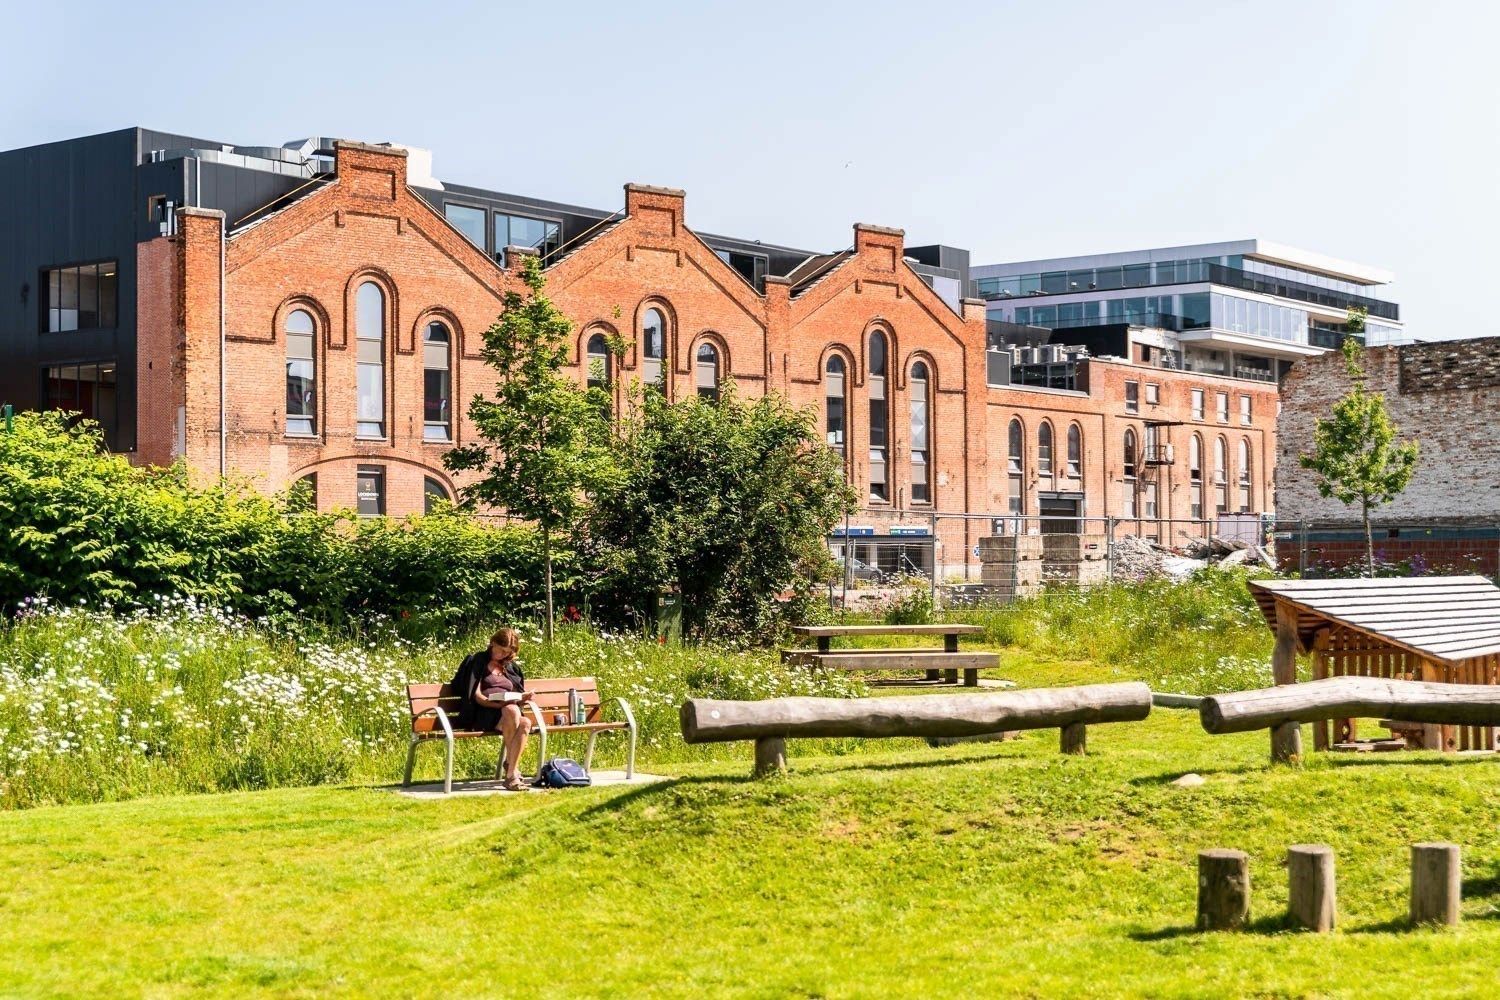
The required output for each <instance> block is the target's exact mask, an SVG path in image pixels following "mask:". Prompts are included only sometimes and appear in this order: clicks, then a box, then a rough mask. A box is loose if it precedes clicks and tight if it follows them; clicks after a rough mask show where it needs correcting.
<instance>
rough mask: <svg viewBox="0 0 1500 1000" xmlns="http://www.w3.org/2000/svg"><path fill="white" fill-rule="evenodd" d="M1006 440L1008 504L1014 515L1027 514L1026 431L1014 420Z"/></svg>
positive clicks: (1019, 422) (1018, 421)
mask: <svg viewBox="0 0 1500 1000" xmlns="http://www.w3.org/2000/svg"><path fill="white" fill-rule="evenodd" d="M1005 440H1006V465H1005V468H1006V485H1007V490H1006V502H1007V503H1008V505H1009V507H1010V512H1011V513H1012V514H1024V513H1026V493H1025V489H1026V431H1025V428H1023V427H1022V426H1021V421H1020V420H1017V419H1014V418H1013V419H1012V420H1011V422H1010V429H1009V430H1008V431H1007V433H1006V435H1005Z"/></svg>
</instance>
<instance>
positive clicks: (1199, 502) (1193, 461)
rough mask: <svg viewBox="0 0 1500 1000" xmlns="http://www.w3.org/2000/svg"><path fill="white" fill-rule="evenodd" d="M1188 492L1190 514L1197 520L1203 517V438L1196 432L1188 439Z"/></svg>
mask: <svg viewBox="0 0 1500 1000" xmlns="http://www.w3.org/2000/svg"><path fill="white" fill-rule="evenodd" d="M1188 492H1189V496H1190V500H1189V507H1190V511H1189V514H1188V516H1189V517H1191V518H1192V519H1193V520H1195V521H1199V520H1202V519H1203V439H1202V438H1201V437H1199V436H1198V435H1197V434H1194V435H1193V436H1192V437H1191V438H1189V439H1188Z"/></svg>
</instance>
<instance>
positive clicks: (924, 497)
mask: <svg viewBox="0 0 1500 1000" xmlns="http://www.w3.org/2000/svg"><path fill="white" fill-rule="evenodd" d="M910 382H911V384H910V386H909V388H910V390H911V500H912V503H931V502H932V481H931V473H930V472H929V471H928V470H929V469H930V468H931V463H929V462H928V461H927V449H928V434H927V427H928V416H929V413H930V412H931V397H930V396H929V394H928V389H927V365H926V364H925V363H923V362H921V361H918V362H917V363H916V364H914V365H912V366H911V380H910Z"/></svg>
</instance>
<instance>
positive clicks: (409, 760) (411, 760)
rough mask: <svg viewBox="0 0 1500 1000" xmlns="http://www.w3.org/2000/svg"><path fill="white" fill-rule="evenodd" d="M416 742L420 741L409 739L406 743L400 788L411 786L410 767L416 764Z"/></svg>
mask: <svg viewBox="0 0 1500 1000" xmlns="http://www.w3.org/2000/svg"><path fill="white" fill-rule="evenodd" d="M418 742H420V741H418V740H411V741H409V742H408V743H407V745H406V774H405V775H404V776H403V777H402V778H401V787H402V788H409V787H411V772H412V769H413V768H415V767H416V766H417V743H418Z"/></svg>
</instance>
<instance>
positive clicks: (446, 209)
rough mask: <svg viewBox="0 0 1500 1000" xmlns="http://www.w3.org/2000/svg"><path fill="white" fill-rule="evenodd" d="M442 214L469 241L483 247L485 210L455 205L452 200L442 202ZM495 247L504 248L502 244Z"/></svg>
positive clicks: (480, 247)
mask: <svg viewBox="0 0 1500 1000" xmlns="http://www.w3.org/2000/svg"><path fill="white" fill-rule="evenodd" d="M443 216H444V217H445V218H446V219H447V220H448V221H449V222H451V223H452V224H453V228H454V229H457V230H458V231H459V232H461V233H463V234H464V235H465V236H467V237H468V238H469V241H470V242H471V243H473V244H474V245H475V246H477V247H478V248H479V249H481V250H483V249H484V229H485V226H484V217H485V210H484V209H482V208H475V207H473V206H472V205H455V204H453V203H452V202H445V203H444V204H443ZM497 249H502V250H503V249H504V246H503V245H502V246H501V247H499V248H497Z"/></svg>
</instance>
